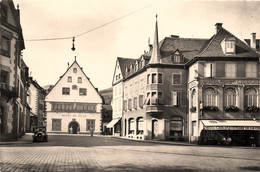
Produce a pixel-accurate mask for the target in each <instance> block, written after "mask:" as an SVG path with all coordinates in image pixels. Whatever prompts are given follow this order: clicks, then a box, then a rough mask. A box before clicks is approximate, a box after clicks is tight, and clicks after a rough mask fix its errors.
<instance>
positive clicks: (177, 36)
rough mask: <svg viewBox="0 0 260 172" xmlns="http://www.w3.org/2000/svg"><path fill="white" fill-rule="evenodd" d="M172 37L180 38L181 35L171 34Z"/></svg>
mask: <svg viewBox="0 0 260 172" xmlns="http://www.w3.org/2000/svg"><path fill="white" fill-rule="evenodd" d="M171 37H172V38H179V35H171Z"/></svg>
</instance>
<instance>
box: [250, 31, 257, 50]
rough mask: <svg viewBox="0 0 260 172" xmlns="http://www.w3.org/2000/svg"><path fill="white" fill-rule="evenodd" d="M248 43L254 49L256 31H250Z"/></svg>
mask: <svg viewBox="0 0 260 172" xmlns="http://www.w3.org/2000/svg"><path fill="white" fill-rule="evenodd" d="M251 35H252V36H251V40H250V45H251V48H253V49H256V33H251Z"/></svg>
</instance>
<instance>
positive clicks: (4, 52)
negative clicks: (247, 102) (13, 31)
mask: <svg viewBox="0 0 260 172" xmlns="http://www.w3.org/2000/svg"><path fill="white" fill-rule="evenodd" d="M5 42H6V46H7V50H5V49H3V47H4V46H5V45H4V44H5ZM0 53H1V55H3V56H5V57H8V58H10V57H11V38H10V37H8V36H5V35H2V36H1V52H0Z"/></svg>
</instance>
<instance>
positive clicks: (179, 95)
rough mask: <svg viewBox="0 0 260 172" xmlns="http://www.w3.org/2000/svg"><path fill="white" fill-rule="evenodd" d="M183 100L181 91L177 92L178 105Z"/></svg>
mask: <svg viewBox="0 0 260 172" xmlns="http://www.w3.org/2000/svg"><path fill="white" fill-rule="evenodd" d="M180 102H181V92H177V106H180Z"/></svg>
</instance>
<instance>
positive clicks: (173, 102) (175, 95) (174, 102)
mask: <svg viewBox="0 0 260 172" xmlns="http://www.w3.org/2000/svg"><path fill="white" fill-rule="evenodd" d="M177 96H178V94H177V92H176V91H173V92H172V105H174V106H177V105H178V97H177Z"/></svg>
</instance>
